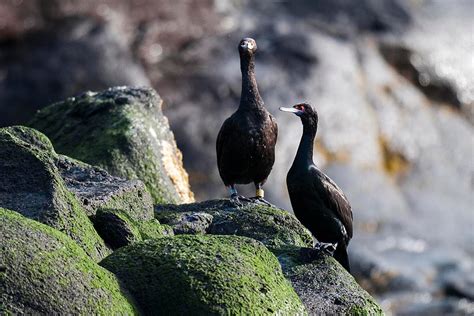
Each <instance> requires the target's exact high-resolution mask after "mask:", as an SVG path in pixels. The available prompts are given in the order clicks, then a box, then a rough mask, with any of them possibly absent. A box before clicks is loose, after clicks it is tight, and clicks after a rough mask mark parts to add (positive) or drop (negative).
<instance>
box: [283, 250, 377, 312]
mask: <svg viewBox="0 0 474 316" xmlns="http://www.w3.org/2000/svg"><path fill="white" fill-rule="evenodd" d="M308 250H309V251H312V252H313V253H314V250H312V249H305V248H297V247H291V248H288V247H287V248H283V249H278V250H274V253H275V255H276V256H277V257H278V260H279V261H280V263H281V265H282V268H283V273H284V274H285V276H286V278H288V279H289V280H290V281H291V283H292V285H293V288H294V289H295V291H296V293H298V295H299V297H300V298H301V300H302V302H303V304H304V306H305V307H306V309H307V311H308V313H309V314H310V315H329V314H331V315H334V314H337V315H383V311H382V309H381V308H380V306H379V305H378V304H377V303H376V302H375V300H374V299H373V298H372V296H370V295H369V294H368V293H367V292H366V291H365V290H363V289H362V288H361V287H360V286H359V285H358V284H357V282H356V281H355V280H354V278H353V277H352V276H351V275H350V274H349V273H347V271H346V270H344V268H342V267H341V266H340V265H339V264H338V263H337V262H336V261H335V260H334V259H333V258H332V257H329V256H328V255H326V254H323V253H317V254H316V256H315V255H311V256H307V255H306V254H305V253H306V252H307V251H308Z"/></svg>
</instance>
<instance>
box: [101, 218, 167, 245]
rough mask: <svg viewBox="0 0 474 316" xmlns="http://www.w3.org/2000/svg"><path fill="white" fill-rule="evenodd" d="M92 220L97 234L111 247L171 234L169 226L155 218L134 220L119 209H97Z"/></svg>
mask: <svg viewBox="0 0 474 316" xmlns="http://www.w3.org/2000/svg"><path fill="white" fill-rule="evenodd" d="M93 221H94V227H95V229H96V230H97V232H98V233H99V235H100V236H101V237H102V238H103V239H104V241H105V243H106V244H107V245H108V246H109V247H110V248H112V249H118V248H120V247H123V246H127V245H129V244H132V243H134V242H137V241H141V240H145V239H151V238H159V237H163V236H172V235H173V230H172V229H171V227H168V226H166V225H160V222H158V221H157V220H156V219H151V220H148V221H135V220H133V219H132V218H130V216H129V215H128V214H127V213H124V212H121V211H119V210H112V209H109V210H105V209H101V210H99V211H97V213H96V215H95V216H94V217H93Z"/></svg>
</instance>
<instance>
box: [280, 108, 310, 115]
mask: <svg viewBox="0 0 474 316" xmlns="http://www.w3.org/2000/svg"><path fill="white" fill-rule="evenodd" d="M280 111H282V112H289V113H294V114H296V115H298V116H300V115H302V114H303V113H304V112H303V111H301V110H298V109H295V108H286V107H283V106H280Z"/></svg>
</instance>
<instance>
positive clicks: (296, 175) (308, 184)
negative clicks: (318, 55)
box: [280, 104, 352, 271]
mask: <svg viewBox="0 0 474 316" xmlns="http://www.w3.org/2000/svg"><path fill="white" fill-rule="evenodd" d="M280 109H281V110H282V111H287V112H293V113H295V114H296V115H298V116H300V117H301V121H302V123H303V135H302V137H301V141H300V144H299V147H298V151H297V154H296V157H295V160H294V161H293V165H292V166H291V168H290V170H289V172H288V175H287V178H286V182H287V186H288V192H289V194H290V200H291V205H292V207H293V211H294V213H295V215H296V217H297V218H298V219H299V220H300V222H301V223H302V224H303V225H304V226H306V227H307V228H308V229H309V230H310V231H311V233H312V234H313V235H314V236H315V237H316V238H317V239H318V241H320V242H324V243H337V247H336V250H335V252H334V257H335V259H336V260H337V261H339V263H341V265H342V266H344V268H346V270H347V271H350V267H349V259H348V256H347V246H348V245H349V241H350V239H351V238H352V210H351V205H350V204H349V202H348V200H347V198H346V197H345V195H344V193H343V192H342V190H341V189H340V188H339V187H338V186H337V185H336V183H334V181H332V180H331V179H330V178H329V177H328V176H327V175H325V174H324V173H323V172H322V171H320V170H319V169H318V168H317V167H316V165H315V164H314V162H313V144H314V139H315V137H316V131H317V126H318V115H317V113H316V111H314V110H313V108H312V107H311V106H310V105H308V104H298V105H295V106H294V107H293V108H280Z"/></svg>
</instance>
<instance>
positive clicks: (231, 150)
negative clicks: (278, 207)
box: [216, 38, 278, 204]
mask: <svg viewBox="0 0 474 316" xmlns="http://www.w3.org/2000/svg"><path fill="white" fill-rule="evenodd" d="M256 51H257V43H256V42H255V40H253V39H251V38H244V39H242V40H241V41H240V43H239V54H240V69H241V71H242V92H241V95H240V104H239V108H238V109H237V111H236V112H235V113H234V114H232V115H231V116H230V117H229V118H228V119H227V120H225V122H224V124H223V125H222V127H221V130H220V131H219V135H218V136H217V144H216V149H217V166H218V168H219V173H220V175H221V178H222V180H223V181H224V184H225V186H226V187H227V188H228V189H229V192H230V195H231V199H232V200H233V201H235V202H236V203H238V204H240V200H245V201H249V199H247V198H245V197H243V196H239V195H238V194H237V190H236V189H235V185H236V184H248V183H251V182H253V183H254V184H255V188H256V197H255V198H256V199H257V200H258V201H262V202H264V203H266V204H268V202H266V201H265V200H264V199H263V197H264V192H263V189H262V185H263V184H264V183H265V181H266V180H267V178H268V175H269V174H270V171H271V170H272V167H273V163H274V162H275V144H276V140H277V135H278V127H277V124H276V122H275V119H274V118H273V116H272V115H271V114H270V113H269V112H268V111H267V110H266V109H265V107H264V104H263V100H262V98H261V97H260V94H259V92H258V88H257V81H256V79H255V57H254V55H255V52H256Z"/></svg>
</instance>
